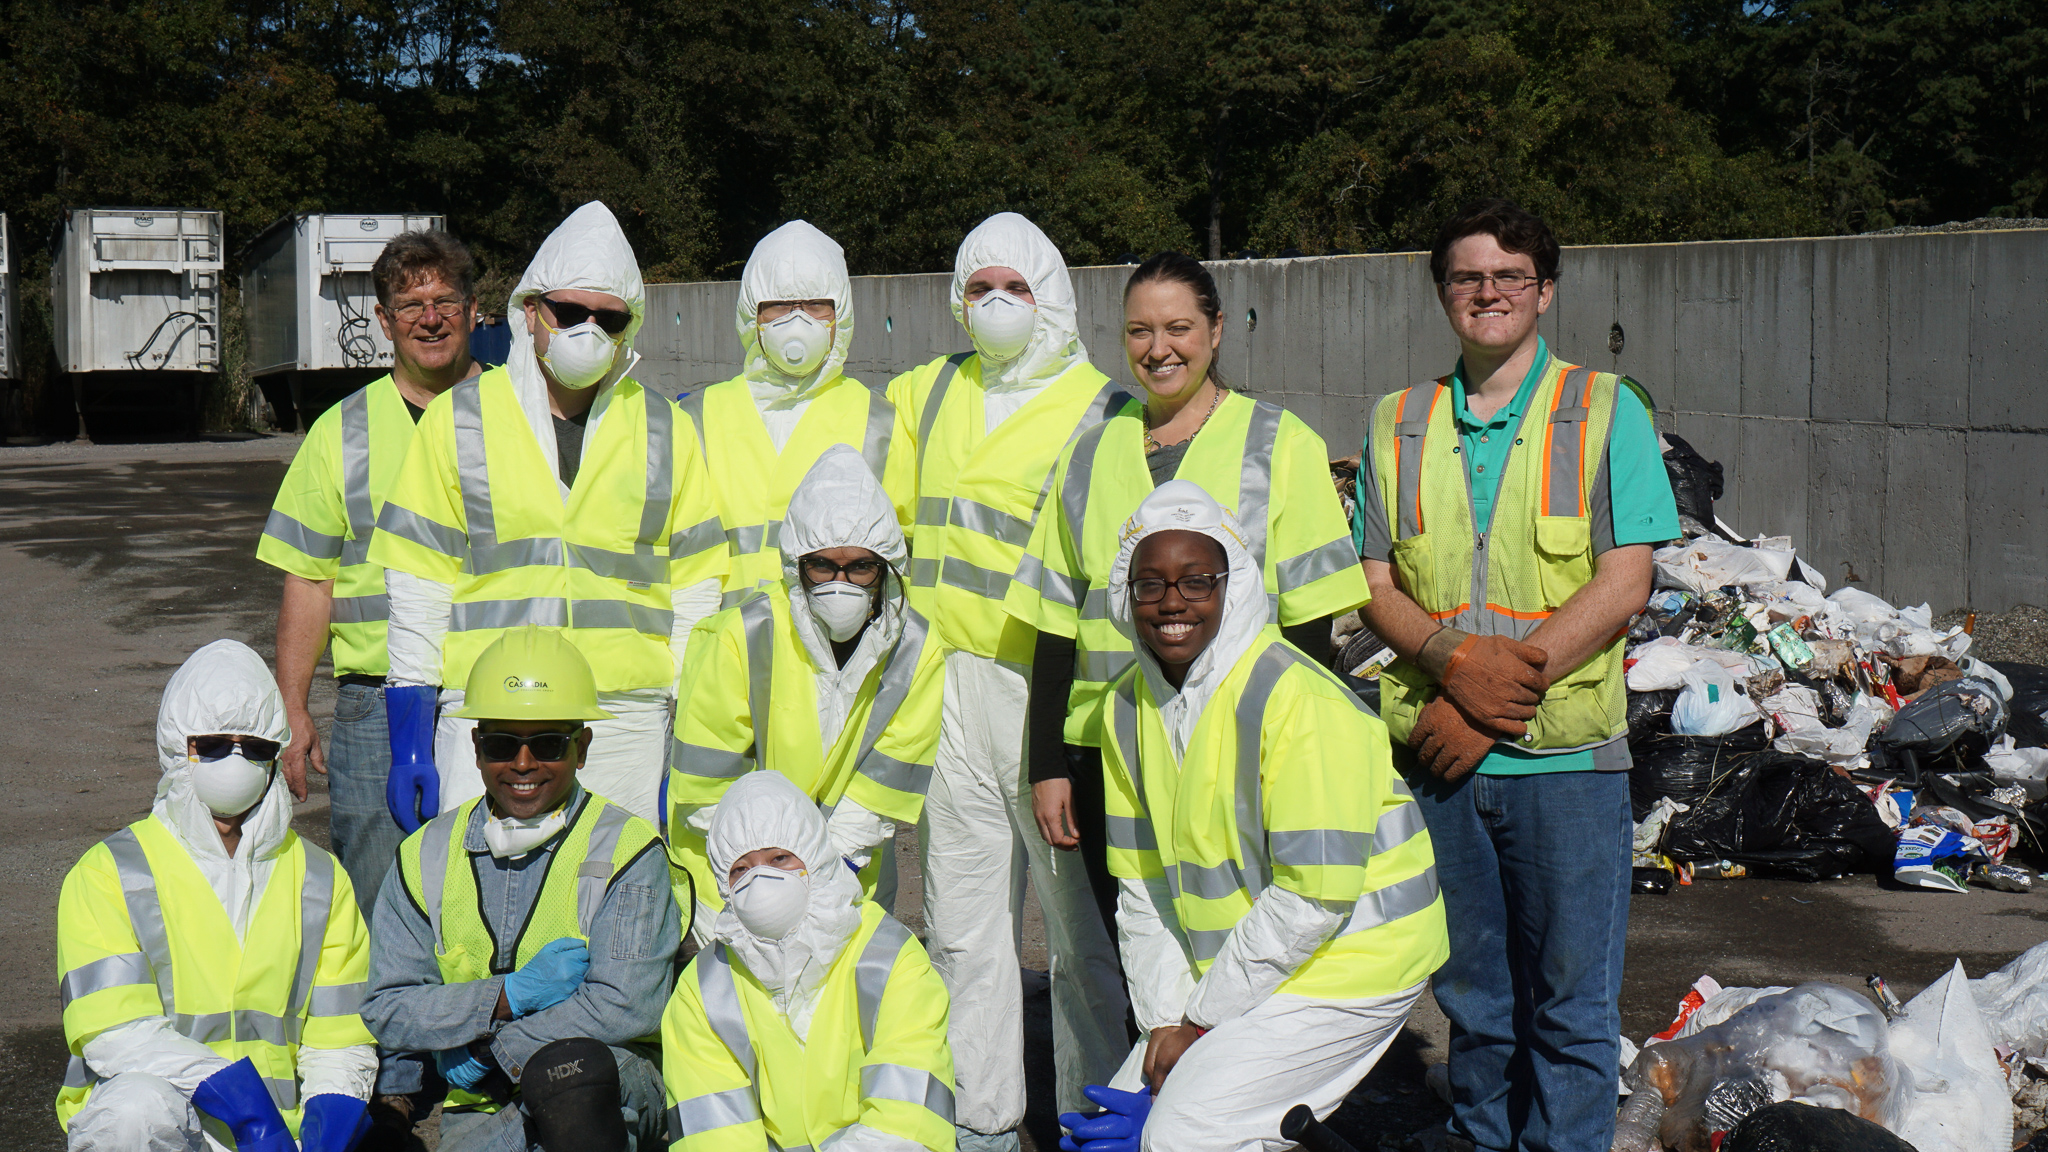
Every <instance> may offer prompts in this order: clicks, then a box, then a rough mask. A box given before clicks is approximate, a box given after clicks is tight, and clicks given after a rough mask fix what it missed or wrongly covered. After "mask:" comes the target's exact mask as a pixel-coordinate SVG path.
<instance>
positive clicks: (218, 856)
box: [152, 640, 292, 929]
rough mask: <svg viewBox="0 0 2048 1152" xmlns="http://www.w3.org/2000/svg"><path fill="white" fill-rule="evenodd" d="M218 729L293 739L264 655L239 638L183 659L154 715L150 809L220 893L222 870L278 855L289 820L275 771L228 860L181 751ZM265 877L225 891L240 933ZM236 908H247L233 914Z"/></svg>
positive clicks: (287, 799)
mask: <svg viewBox="0 0 2048 1152" xmlns="http://www.w3.org/2000/svg"><path fill="white" fill-rule="evenodd" d="M222 732H231V733H234V734H236V735H240V736H256V737H260V738H261V739H264V740H275V741H277V742H278V743H279V744H288V743H290V742H291V738H292V729H291V725H290V724H289V723H287V722H286V720H285V715H284V696H283V695H282V694H281V693H279V692H278V690H277V680H276V678H275V677H273V676H272V675H271V674H270V668H269V667H268V666H267V665H265V664H264V663H263V658H262V657H261V656H258V655H257V654H256V653H255V652H254V651H253V650H251V649H250V648H249V646H248V645H246V644H243V643H241V642H240V641H236V640H215V641H214V642H213V643H211V644H208V645H207V646H205V647H204V648H201V649H200V650H199V651H197V652H194V653H193V654H192V655H191V656H189V657H187V658H186V660H185V663H184V664H183V665H181V666H180V667H179V668H178V670H177V671H176V672H175V673H173V674H172V675H171V682H170V683H169V684H167V685H165V686H164V698H163V704H162V705H161V706H160V707H159V708H158V709H157V714H156V754H157V765H158V766H159V767H161V768H162V769H163V777H162V778H161V779H159V780H158V781H157V785H156V803H155V805H154V807H153V809H152V810H153V811H154V812H155V813H156V815H157V818H158V819H159V820H162V821H163V823H164V824H165V825H167V826H168V827H169V828H170V829H171V831H172V832H174V833H176V834H177V836H178V838H179V839H180V840H181V841H183V842H184V844H185V847H186V849H187V850H188V851H190V852H191V853H192V856H193V859H194V861H195V862H197V863H198V865H199V867H200V870H201V871H202V872H204V873H206V875H207V879H208V880H209V881H212V882H213V887H214V888H215V890H216V892H222V884H223V882H225V881H226V880H227V879H228V877H227V873H229V872H231V871H235V870H237V869H240V868H243V867H247V866H249V865H252V864H255V865H259V866H260V865H266V864H267V862H268V861H270V860H271V859H273V858H275V857H276V855H277V853H278V850H279V849H280V848H282V847H283V846H284V835H285V832H286V831H288V830H289V829H290V827H291V819H292V801H291V794H290V793H289V792H287V791H286V789H285V782H284V773H283V772H277V773H275V774H273V775H272V776H271V778H270V789H269V791H267V792H265V793H264V794H263V799H262V800H260V801H258V802H257V804H256V807H255V808H254V809H252V810H250V812H249V814H248V816H247V817H246V818H245V819H244V820H243V821H242V842H241V844H240V846H239V847H238V848H237V849H236V851H235V855H234V856H233V857H232V858H230V857H229V856H228V854H227V852H226V851H225V850H224V849H223V848H222V846H221V841H220V833H219V832H218V831H217V830H216V829H215V828H214V825H213V813H212V812H211V811H210V810H208V809H207V807H206V802H205V801H203V800H201V799H200V798H199V796H198V793H196V792H195V791H194V790H193V787H192V762H191V760H190V758H189V757H188V756H187V755H186V752H185V738H186V737H188V736H207V735H212V734H215V733H222ZM267 876H268V870H267V867H265V868H264V869H263V875H261V876H255V875H251V876H241V877H236V878H235V880H236V882H235V883H234V884H233V885H232V888H231V890H230V891H227V892H222V897H223V898H222V904H223V905H224V906H226V907H227V909H228V914H229V918H230V919H232V920H234V921H235V922H236V927H237V929H240V928H241V927H243V926H244V924H243V921H244V920H245V919H246V914H247V912H248V910H249V909H250V908H253V907H254V906H255V902H254V899H253V897H254V895H255V894H257V893H260V892H261V891H262V880H263V879H264V878H267ZM237 904H243V905H244V906H243V907H241V908H239V909H238V908H237V907H236V905H237ZM238 912H239V913H241V914H240V915H238V914H237V913H238Z"/></svg>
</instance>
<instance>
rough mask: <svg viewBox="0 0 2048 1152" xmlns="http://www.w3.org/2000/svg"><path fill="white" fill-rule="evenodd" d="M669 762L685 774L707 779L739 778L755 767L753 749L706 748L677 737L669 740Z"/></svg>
mask: <svg viewBox="0 0 2048 1152" xmlns="http://www.w3.org/2000/svg"><path fill="white" fill-rule="evenodd" d="M668 762H669V766H670V767H672V768H674V769H675V770H676V771H678V772H681V773H682V774H683V775H685V776H702V777H704V778H705V779H707V780H732V779H737V778H738V777H741V776H744V775H746V774H747V773H748V772H750V771H752V770H753V767H754V757H753V754H752V752H751V751H749V752H732V751H728V750H726V749H724V748H706V747H705V746H704V745H702V744H686V743H684V742H683V741H681V740H675V739H671V740H670V741H669V750H668Z"/></svg>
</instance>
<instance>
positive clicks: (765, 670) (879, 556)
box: [667, 444, 945, 943]
mask: <svg viewBox="0 0 2048 1152" xmlns="http://www.w3.org/2000/svg"><path fill="white" fill-rule="evenodd" d="M782 539H783V540H784V542H785V545H786V547H785V549H784V552H783V557H784V559H783V562H782V576H781V579H779V580H777V581H775V582H774V583H772V584H767V585H764V586H762V587H760V588H757V589H753V590H751V591H749V592H748V593H746V595H745V596H744V597H743V598H742V599H741V600H740V602H739V603H738V604H736V605H735V606H733V607H731V608H728V609H726V610H724V611H722V612H720V613H719V614H718V615H716V616H714V617H712V618H711V619H709V620H706V621H705V622H704V623H703V624H701V625H699V626H698V635H697V637H696V639H695V640H694V641H693V642H692V644H691V646H690V662H689V665H688V666H687V667H685V668H684V669H683V676H682V681H681V683H680V684H678V686H677V688H676V699H677V700H678V701H679V702H680V707H679V708H678V710H677V713H676V728H675V742H674V743H673V744H672V745H671V748H670V758H669V778H668V796H667V809H668V833H669V836H668V840H669V845H670V852H671V854H672V859H673V860H674V862H675V863H676V865H677V866H678V867H679V868H681V869H683V870H684V871H687V872H688V873H690V875H691V877H692V879H693V884H692V885H691V887H692V888H693V889H694V891H695V893H696V896H697V899H698V901H699V906H698V909H697V914H696V919H695V921H694V931H695V932H696V933H697V935H698V938H699V942H700V943H703V942H706V941H708V940H709V939H710V931H711V926H712V924H713V923H714V922H715V921H716V919H717V915H718V912H719V908H720V904H719V897H718V893H719V892H720V891H721V889H720V887H719V885H718V883H717V876H716V874H715V872H714V870H712V869H711V868H710V867H709V865H708V863H707V857H706V851H705V847H704V845H705V836H706V834H707V832H708V830H709V829H710V827H711V822H712V821H713V820H714V819H715V818H716V813H717V810H718V807H719V805H720V803H721V800H720V798H721V797H722V796H723V795H724V794H725V793H726V791H727V790H728V789H729V788H731V787H732V785H733V782H734V780H735V779H738V778H740V777H742V776H743V774H745V773H748V772H752V771H754V770H756V769H769V770H772V771H775V772H779V773H781V774H782V775H783V776H785V777H787V778H788V779H789V780H790V782H791V783H793V784H795V785H796V786H797V787H798V788H799V789H801V790H802V791H803V792H804V794H805V795H807V796H809V797H810V798H811V799H812V800H813V801H814V802H816V803H818V804H820V805H822V806H823V807H824V808H825V810H826V811H827V812H828V813H829V814H830V817H831V841H832V847H833V851H834V852H835V853H837V854H838V855H839V856H840V857H842V858H844V859H845V860H846V861H847V862H848V863H849V864H851V865H852V866H853V867H854V868H856V869H858V870H859V872H860V878H861V883H862V886H863V888H864V889H865V891H866V892H867V894H868V895H869V896H871V897H874V898H876V899H878V900H880V901H881V903H882V906H883V907H884V908H888V907H890V906H891V905H893V903H894V901H895V888H896V876H895V855H894V851H893V849H894V844H895V839H894V837H895V830H896V829H895V821H899V820H900V821H903V822H904V823H907V824H914V823H916V822H917V819H918V817H919V815H920V814H921V813H922V811H923V808H924V798H925V790H926V788H927V787H928V786H929V785H930V782H931V775H932V756H933V753H934V750H935V749H936V747H937V745H938V739H939V709H940V693H941V691H942V690H943V689H944V686H945V648H944V646H943V645H942V644H941V642H940V639H939V635H938V630H937V629H935V628H933V627H932V626H931V624H930V623H929V622H928V621H927V620H926V619H925V618H924V616H923V615H922V614H920V613H919V612H918V611H917V610H916V609H915V608H913V607H911V605H910V603H909V602H908V600H907V598H906V597H905V595H904V588H903V577H902V570H903V562H904V560H905V558H906V549H905V547H904V543H903V532H902V530H901V529H900V528H899V527H898V526H897V523H896V513H895V508H894V506H893V504H892V503H891V501H890V500H889V498H888V496H887V495H886V494H884V493H883V491H882V485H881V483H880V482H879V481H878V480H876V479H875V476H874V473H873V472H871V471H870V470H869V469H868V466H867V462H866V461H865V460H863V459H862V457H861V455H860V454H859V453H858V452H855V451H854V450H853V449H852V448H849V447H847V446H845V445H843V444H835V445H832V446H831V447H829V448H827V449H825V452H824V454H823V455H822V456H820V457H818V462H817V463H816V464H814V465H812V466H811V469H810V471H809V473H807V474H806V475H805V476H804V479H803V482H802V483H801V484H799V485H797V488H796V493H795V495H793V496H791V497H790V500H789V509H788V514H787V516H786V517H785V518H784V520H783V522H782ZM770 717H773V722H770ZM812 718H815V723H813V722H811V721H812ZM813 863H819V861H816V860H814V861H813ZM679 891H680V888H679Z"/></svg>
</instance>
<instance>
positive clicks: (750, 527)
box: [725, 520, 782, 556]
mask: <svg viewBox="0 0 2048 1152" xmlns="http://www.w3.org/2000/svg"><path fill="white" fill-rule="evenodd" d="M725 542H726V543H727V544H730V545H731V546H732V550H733V554H734V555H738V556H752V555H753V554H754V553H756V552H759V551H760V550H761V549H762V548H763V547H764V546H765V547H769V548H774V547H776V546H777V545H779V544H781V542H782V521H780V520H770V521H767V522H766V523H762V524H742V525H740V526H739V527H737V528H727V529H726V530H725Z"/></svg>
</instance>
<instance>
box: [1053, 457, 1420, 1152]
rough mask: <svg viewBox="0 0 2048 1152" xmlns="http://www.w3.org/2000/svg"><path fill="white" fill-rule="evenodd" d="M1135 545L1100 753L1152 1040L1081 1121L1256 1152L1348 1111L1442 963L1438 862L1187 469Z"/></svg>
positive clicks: (1410, 803) (1326, 679) (1139, 1000)
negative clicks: (1287, 1123) (1101, 1111)
mask: <svg viewBox="0 0 2048 1152" xmlns="http://www.w3.org/2000/svg"><path fill="white" fill-rule="evenodd" d="M1122 539H1123V545H1122V547H1120V548H1119V549H1118V551H1117V557H1116V561H1115V564H1114V566H1113V567H1112V568H1111V570H1110V578H1109V604H1108V606H1107V607H1108V610H1109V613H1110V618H1111V619H1112V620H1114V621H1115V622H1116V626H1117V628H1118V629H1119V630H1120V631H1121V632H1122V633H1123V635H1124V636H1125V637H1126V638H1128V639H1129V640H1130V642H1131V644H1132V650H1133V652H1134V653H1135V666H1134V667H1132V668H1129V669H1127V670H1125V672H1124V673H1123V674H1122V675H1121V676H1119V677H1118V678H1117V680H1116V681H1115V682H1114V683H1113V684H1111V685H1110V690H1109V692H1108V693H1107V695H1105V696H1104V697H1103V698H1102V702H1101V705H1100V707H1101V708H1102V709H1103V711H1104V715H1103V717H1102V729H1103V732H1104V733H1105V737H1104V741H1103V750H1102V754H1103V773H1104V776H1105V789H1106V792H1107V797H1108V814H1109V815H1108V819H1109V829H1110V848H1109V865H1110V870H1111V871H1112V872H1113V873H1114V874H1115V875H1116V877H1117V882H1118V886H1119V905H1118V910H1117V924H1118V935H1119V938H1120V939H1119V942H1120V944H1121V946H1122V949H1123V958H1124V970H1125V971H1126V972H1127V973H1128V974H1129V979H1130V988H1131V1002H1132V1005H1133V1007H1134V1009H1135V1011H1136V1013H1137V1016H1138V1022H1139V1024H1140V1025H1141V1026H1142V1027H1143V1028H1144V1029H1145V1032H1146V1037H1145V1039H1144V1040H1142V1041H1140V1042H1139V1044H1138V1045H1137V1046H1136V1047H1135V1048H1133V1049H1132V1050H1131V1054H1130V1058H1129V1059H1128V1060H1126V1061H1125V1063H1124V1066H1123V1068H1122V1070H1121V1071H1119V1072H1118V1074H1117V1076H1116V1078H1115V1080H1114V1081H1112V1082H1111V1083H1110V1084H1109V1085H1107V1086H1106V1088H1097V1089H1095V1090H1093V1091H1091V1093H1090V1095H1091V1097H1092V1098H1093V1099H1094V1100H1095V1101H1096V1102H1097V1103H1099V1104H1101V1105H1103V1106H1104V1107H1105V1108H1106V1109H1108V1112H1107V1114H1105V1115H1104V1116H1101V1117H1098V1118H1096V1119H1093V1120H1087V1121H1083V1120H1082V1118H1081V1117H1080V1116H1076V1115H1068V1116H1065V1117H1062V1121H1061V1122H1062V1123H1063V1124H1065V1125H1067V1126H1068V1127H1070V1128H1073V1129H1075V1131H1074V1136H1073V1139H1074V1140H1075V1142H1076V1143H1078V1144H1079V1146H1080V1147H1081V1148H1082V1149H1084V1150H1087V1152H1092V1149H1090V1144H1092V1143H1094V1142H1096V1141H1105V1142H1108V1143H1106V1144H1105V1146H1109V1145H1111V1144H1114V1143H1115V1142H1117V1141H1128V1140H1130V1139H1131V1138H1132V1137H1137V1138H1138V1140H1139V1143H1138V1145H1137V1146H1138V1147H1141V1148H1143V1149H1147V1150H1155V1152H1258V1150H1261V1149H1266V1148H1272V1147H1275V1146H1276V1144H1275V1141H1276V1140H1277V1139H1278V1133H1279V1131H1280V1120H1281V1117H1283V1116H1284V1115H1286V1113H1287V1111H1288V1110H1289V1109H1290V1108H1292V1107H1294V1106H1295V1105H1296V1104H1308V1105H1309V1106H1310V1107H1312V1108H1313V1109H1314V1110H1315V1113H1316V1115H1317V1117H1319V1118H1320V1117H1325V1116H1328V1115H1329V1114H1330V1113H1331V1112H1332V1111H1334V1110H1336V1108H1337V1106H1338V1105H1339V1104H1341V1103H1343V1101H1344V1098H1345V1096H1346V1095H1347V1094H1349V1093H1350V1091H1351V1089H1352V1088H1353V1087H1355V1086H1356V1085H1357V1084H1358V1082H1359V1080H1361V1079H1362V1078H1364V1076H1365V1074H1366V1073H1367V1072H1368V1071H1370V1070H1371V1069H1372V1066H1373V1065H1374V1064H1375V1063H1377V1062H1378V1060H1379V1058H1380V1056H1381V1054H1383V1053H1384V1052H1385V1051H1386V1049H1387V1046H1388V1045H1389V1044H1390V1043H1392V1041H1393V1039H1394V1037H1395V1035H1397V1034H1398V1033H1399V1032H1400V1030H1401V1025H1402V1022H1403V1021H1404V1020H1405V1019H1406V1018H1407V1016H1408V1010H1409V1008H1410V1006H1412V1005H1413V1004H1414V1003H1415V1000H1416V998H1417V997H1419V996H1420V995H1421V994H1422V982H1423V981H1424V980H1426V979H1427V978H1428V977H1429V974H1430V973H1431V972H1433V971H1435V970H1436V968H1437V966H1438V965H1439V964H1441V963H1443V960H1444V956H1445V954H1446V952H1447V951H1448V944H1447V941H1446V937H1445V928H1444V903H1443V899H1442V897H1440V896H1439V895H1438V893H1437V881H1436V866H1435V859H1434V856H1433V854H1432V852H1431V848H1430V839H1429V832H1428V830H1427V829H1426V828H1425V827H1424V826H1423V822H1422V814H1421V812H1420V810H1419V809H1417V807H1416V805H1415V801H1414V799H1413V798H1412V797H1411V796H1410V795H1409V793H1408V789H1407V787H1406V786H1405V785H1404V784H1402V782H1401V778H1400V777H1399V776H1398V775H1396V774H1395V772H1394V766H1393V759H1392V756H1391V753H1390V751H1389V749H1388V746H1387V733H1386V728H1385V727H1384V726H1383V725H1382V724H1381V723H1380V721H1379V719H1378V717H1376V716H1374V715H1373V714H1372V712H1371V710H1370V709H1368V708H1366V707H1365V706H1364V705H1363V704H1361V703H1360V702H1359V701H1358V699H1357V697H1355V696H1353V695H1352V694H1351V692H1350V691H1349V690H1348V689H1346V688H1345V687H1344V685H1343V684H1342V682H1340V681H1339V680H1338V679H1337V678H1336V676H1335V675H1333V674H1332V673H1331V672H1330V671H1329V670H1328V669H1326V668H1324V667H1323V666H1322V665H1321V664H1319V663H1317V662H1316V661H1315V660H1312V659H1310V658H1309V657H1308V656H1307V655H1306V654H1305V653H1303V652H1302V651H1301V650H1300V649H1298V648H1296V647H1294V646H1293V645H1292V644H1289V643H1288V642H1287V641H1286V640H1285V639H1284V638H1283V637H1282V636H1281V633H1280V629H1279V628H1278V627H1277V626H1275V625H1273V624H1272V623H1271V622H1270V620H1269V616H1268V608H1267V599H1266V585H1265V579H1264V572H1263V565H1261V564H1260V563H1259V562H1258V560H1257V559H1256V558H1255V557H1254V556H1253V555H1252V552H1251V549H1250V547H1249V545H1248V543H1247V541H1246V539H1245V530H1244V528H1243V527H1242V526H1241V525H1239V524H1238V522H1237V519H1236V517H1234V516H1232V515H1231V514H1230V513H1229V512H1228V511H1226V510H1225V509H1224V508H1223V507H1222V506H1221V505H1219V504H1217V503H1216V501H1215V500H1213V499H1211V498H1210V496H1209V494H1208V493H1206V492H1204V491H1203V490H1202V489H1201V488H1200V486H1198V485H1196V484H1193V483H1191V482H1189V481H1186V480H1170V481H1168V482H1166V483H1164V484H1161V485H1160V486H1159V487H1158V488H1156V489H1154V490H1153V491H1152V493H1151V494H1150V495H1148V496H1146V497H1145V499H1144V500H1143V501H1142V502H1141V503H1140V504H1139V505H1138V508H1137V510H1136V512H1134V513H1133V514H1132V516H1131V518H1130V519H1129V520H1128V521H1127V522H1126V523H1125V525H1124V527H1123V531H1122ZM1247 758H1249V760H1248V759H1247ZM1123 1146H1124V1147H1131V1145H1129V1144H1125V1145H1123Z"/></svg>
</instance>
